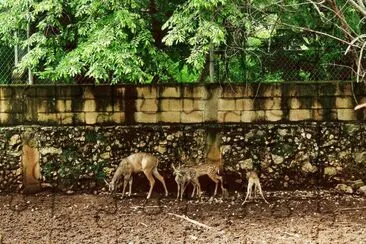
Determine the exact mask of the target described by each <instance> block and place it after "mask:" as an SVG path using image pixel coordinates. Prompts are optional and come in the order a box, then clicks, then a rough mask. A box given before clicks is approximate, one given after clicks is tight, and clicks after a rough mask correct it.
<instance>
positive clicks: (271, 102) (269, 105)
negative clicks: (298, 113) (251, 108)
mask: <svg viewBox="0 0 366 244" xmlns="http://www.w3.org/2000/svg"><path fill="white" fill-rule="evenodd" d="M263 105H264V107H263V109H264V110H279V109H281V108H282V106H281V98H280V97H272V98H266V99H264V101H263Z"/></svg>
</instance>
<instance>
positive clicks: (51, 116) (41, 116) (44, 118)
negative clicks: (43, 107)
mask: <svg viewBox="0 0 366 244" xmlns="http://www.w3.org/2000/svg"><path fill="white" fill-rule="evenodd" d="M37 121H38V122H41V123H52V124H56V123H58V114H57V113H38V114H37Z"/></svg>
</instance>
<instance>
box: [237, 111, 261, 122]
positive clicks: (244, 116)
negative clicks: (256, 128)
mask: <svg viewBox="0 0 366 244" xmlns="http://www.w3.org/2000/svg"><path fill="white" fill-rule="evenodd" d="M240 117H241V119H240V120H241V122H244V123H251V122H253V121H255V120H256V117H257V113H256V111H253V110H245V111H242V112H241V116H240Z"/></svg>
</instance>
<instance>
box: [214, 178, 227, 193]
mask: <svg viewBox="0 0 366 244" xmlns="http://www.w3.org/2000/svg"><path fill="white" fill-rule="evenodd" d="M216 178H217V179H218V180H219V181H220V184H221V191H222V195H224V192H225V191H226V189H225V187H224V179H223V178H222V176H220V175H217V176H216Z"/></svg>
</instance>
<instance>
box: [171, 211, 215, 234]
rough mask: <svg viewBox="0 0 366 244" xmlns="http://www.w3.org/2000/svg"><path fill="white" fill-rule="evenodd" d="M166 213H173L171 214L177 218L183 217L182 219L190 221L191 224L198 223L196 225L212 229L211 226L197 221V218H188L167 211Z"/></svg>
mask: <svg viewBox="0 0 366 244" xmlns="http://www.w3.org/2000/svg"><path fill="white" fill-rule="evenodd" d="M168 214H169V215H173V216H175V217H177V218H180V219H184V220H186V221H188V222H190V223H192V224H195V225H198V226H200V227H203V228H205V229H209V230H210V229H212V227H210V226H208V225H205V224H202V223H200V222H198V221H197V220H194V219H190V218H188V217H187V216H184V215H179V214H174V213H168Z"/></svg>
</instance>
